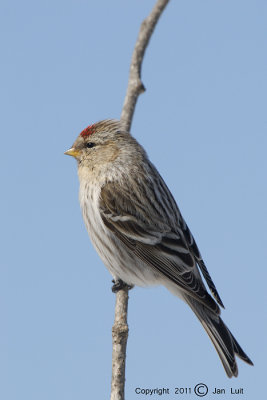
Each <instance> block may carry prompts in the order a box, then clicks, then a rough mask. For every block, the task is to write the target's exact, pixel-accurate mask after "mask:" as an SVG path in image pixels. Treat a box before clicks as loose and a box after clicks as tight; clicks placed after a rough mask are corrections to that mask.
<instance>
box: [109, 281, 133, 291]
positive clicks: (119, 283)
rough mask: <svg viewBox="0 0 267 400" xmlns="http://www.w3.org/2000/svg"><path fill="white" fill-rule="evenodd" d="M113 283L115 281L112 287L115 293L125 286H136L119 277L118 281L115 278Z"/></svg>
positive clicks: (128, 287)
mask: <svg viewBox="0 0 267 400" xmlns="http://www.w3.org/2000/svg"><path fill="white" fill-rule="evenodd" d="M112 283H114V285H113V286H112V287H111V290H112V292H113V293H117V292H118V291H119V290H121V289H124V288H127V289H128V290H131V289H132V288H133V287H134V285H128V283H125V282H123V281H122V280H121V279H117V280H116V281H115V280H114V279H113V280H112Z"/></svg>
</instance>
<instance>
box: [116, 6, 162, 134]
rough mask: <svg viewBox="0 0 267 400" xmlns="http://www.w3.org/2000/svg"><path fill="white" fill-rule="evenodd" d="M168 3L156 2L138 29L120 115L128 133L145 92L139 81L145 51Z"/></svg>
mask: <svg viewBox="0 0 267 400" xmlns="http://www.w3.org/2000/svg"><path fill="white" fill-rule="evenodd" d="M168 2H169V0H158V1H157V2H156V4H155V6H154V8H153V10H152V11H151V13H150V14H149V16H148V17H147V18H146V19H145V20H144V21H143V22H142V24H141V27H140V31H139V34H138V37H137V41H136V44H135V48H134V51H133V55H132V61H131V66H130V74H129V81H128V88H127V92H126V96H125V99H124V104H123V108H122V113H121V121H122V123H123V127H124V129H125V130H127V131H128V132H129V131H130V128H131V123H132V118H133V114H134V110H135V106H136V102H137V99H138V96H139V95H140V94H141V93H143V92H144V91H145V87H144V85H143V83H142V81H141V68H142V62H143V58H144V55H145V51H146V48H147V45H148V43H149V40H150V38H151V36H152V33H153V31H154V29H155V26H156V24H157V22H158V20H159V17H160V16H161V14H162V12H163V10H164V8H165V7H166V5H167V4H168Z"/></svg>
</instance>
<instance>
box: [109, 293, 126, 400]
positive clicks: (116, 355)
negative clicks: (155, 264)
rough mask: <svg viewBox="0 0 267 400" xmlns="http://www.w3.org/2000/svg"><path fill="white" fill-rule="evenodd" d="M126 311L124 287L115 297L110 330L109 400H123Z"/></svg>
mask: <svg viewBox="0 0 267 400" xmlns="http://www.w3.org/2000/svg"><path fill="white" fill-rule="evenodd" d="M127 309H128V289H127V288H126V287H125V288H123V289H121V290H119V291H118V292H117V295H116V306H115V320H114V325H113V328H112V346H113V351H112V379H111V397H110V399H111V400H124V383H125V361H126V346H127V339H128V332H129V328H128V324H127Z"/></svg>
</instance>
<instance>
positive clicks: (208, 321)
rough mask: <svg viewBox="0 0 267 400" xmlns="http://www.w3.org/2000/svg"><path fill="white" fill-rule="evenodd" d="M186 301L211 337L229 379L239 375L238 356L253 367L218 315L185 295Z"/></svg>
mask: <svg viewBox="0 0 267 400" xmlns="http://www.w3.org/2000/svg"><path fill="white" fill-rule="evenodd" d="M184 300H185V301H186V303H187V304H188V305H189V306H190V307H191V309H192V310H193V311H194V313H195V314H196V316H197V317H198V319H199V320H200V322H201V324H202V325H203V327H204V329H205V330H206V332H207V334H208V335H209V337H210V339H211V341H212V343H213V345H214V347H215V349H216V351H217V353H218V355H219V357H220V359H221V362H222V364H223V367H224V369H225V372H226V374H227V376H228V377H229V378H231V377H232V376H235V377H236V376H237V375H238V368H237V363H236V357H235V356H236V355H237V356H238V357H239V358H241V359H242V360H243V361H245V362H246V363H248V364H250V365H253V363H252V361H251V360H250V358H249V357H248V356H247V355H246V353H245V352H244V350H242V348H241V346H240V345H239V344H238V342H237V341H236V339H235V338H234V336H233V335H232V333H231V332H230V330H229V329H228V328H227V326H226V325H225V323H224V322H223V320H222V319H221V318H220V316H219V315H218V314H215V313H214V312H212V311H210V310H209V309H207V308H206V307H205V306H203V305H202V304H200V303H199V302H198V301H197V300H195V299H194V298H192V297H190V296H188V295H184Z"/></svg>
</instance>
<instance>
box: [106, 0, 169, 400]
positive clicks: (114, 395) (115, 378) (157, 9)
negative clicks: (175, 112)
mask: <svg viewBox="0 0 267 400" xmlns="http://www.w3.org/2000/svg"><path fill="white" fill-rule="evenodd" d="M168 2H169V0H158V1H157V2H156V4H155V6H154V8H153V9H152V11H151V13H150V14H149V16H148V17H147V18H146V19H145V20H144V21H143V22H142V24H141V28H140V31H139V34H138V37H137V41H136V44H135V48H134V51H133V55H132V61H131V65H130V74H129V81H128V88H127V92H126V96H125V100H124V104H123V108H122V113H121V122H122V124H123V127H124V129H125V130H126V131H128V132H130V128H131V124H132V119H133V114H134V110H135V106H136V102H137V99H138V96H139V95H140V94H141V93H143V92H144V91H145V87H144V85H143V83H142V81H141V67H142V62H143V58H144V55H145V51H146V48H147V45H148V43H149V40H150V38H151V36H152V33H153V31H154V29H155V26H156V24H157V22H158V20H159V17H160V16H161V14H162V12H163V10H164V8H165V7H166V5H167V4H168ZM127 309H128V287H127V286H125V287H124V288H123V289H121V290H119V291H118V292H117V294H116V306H115V320H114V325H113V328H112V349H113V350H112V380H111V397H110V399H111V400H124V386H125V361H126V346H127V339H128V332H129V328H128V324H127Z"/></svg>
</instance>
